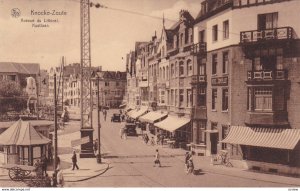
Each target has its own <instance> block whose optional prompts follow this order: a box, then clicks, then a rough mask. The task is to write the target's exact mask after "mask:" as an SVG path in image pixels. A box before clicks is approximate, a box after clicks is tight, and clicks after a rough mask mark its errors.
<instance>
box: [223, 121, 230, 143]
mask: <svg viewBox="0 0 300 191" xmlns="http://www.w3.org/2000/svg"><path fill="white" fill-rule="evenodd" d="M228 133H229V126H228V125H222V140H224V139H225V138H226V137H227V135H228ZM222 149H227V144H226V143H222Z"/></svg>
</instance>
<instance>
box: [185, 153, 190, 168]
mask: <svg viewBox="0 0 300 191" xmlns="http://www.w3.org/2000/svg"><path fill="white" fill-rule="evenodd" d="M189 159H190V153H189V152H186V153H185V159H184V162H185V171H186V172H187V171H188V161H189Z"/></svg>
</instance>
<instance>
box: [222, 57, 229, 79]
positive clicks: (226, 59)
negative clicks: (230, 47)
mask: <svg viewBox="0 0 300 191" xmlns="http://www.w3.org/2000/svg"><path fill="white" fill-rule="evenodd" d="M228 62H229V59H228V52H223V74H227V73H228Z"/></svg>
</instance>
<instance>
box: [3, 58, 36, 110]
mask: <svg viewBox="0 0 300 191" xmlns="http://www.w3.org/2000/svg"><path fill="white" fill-rule="evenodd" d="M40 74H41V73H40V64H37V63H15V62H0V81H1V80H11V81H14V82H17V83H18V84H19V85H20V87H21V88H22V89H23V90H24V92H25V88H26V85H27V78H29V77H32V78H34V80H35V83H36V84H34V86H35V87H36V91H37V92H36V93H37V95H38V97H37V99H38V100H37V101H38V105H39V104H40V103H41V97H40V93H41V89H42V87H41V75H40ZM35 99H36V98H35Z"/></svg>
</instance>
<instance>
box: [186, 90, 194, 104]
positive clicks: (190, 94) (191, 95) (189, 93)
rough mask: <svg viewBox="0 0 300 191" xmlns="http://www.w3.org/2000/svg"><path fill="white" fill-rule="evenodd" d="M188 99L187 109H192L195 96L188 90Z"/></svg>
mask: <svg viewBox="0 0 300 191" xmlns="http://www.w3.org/2000/svg"><path fill="white" fill-rule="evenodd" d="M186 95H187V96H186V97H187V102H186V106H187V107H191V106H192V100H193V94H192V90H190V89H189V90H187V92H186Z"/></svg>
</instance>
